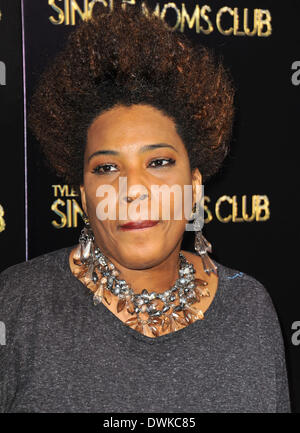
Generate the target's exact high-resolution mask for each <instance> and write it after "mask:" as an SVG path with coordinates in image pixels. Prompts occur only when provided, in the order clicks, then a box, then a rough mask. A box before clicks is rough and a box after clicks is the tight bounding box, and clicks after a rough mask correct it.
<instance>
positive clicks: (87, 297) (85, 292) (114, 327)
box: [61, 245, 225, 344]
mask: <svg viewBox="0 0 300 433" xmlns="http://www.w3.org/2000/svg"><path fill="white" fill-rule="evenodd" d="M75 246H76V245H72V246H69V247H66V248H63V261H62V262H61V264H63V269H64V271H65V272H66V275H67V276H69V278H70V279H71V280H72V282H73V283H74V285H72V289H75V291H76V293H77V294H78V295H79V296H80V295H81V296H83V297H84V300H83V301H84V302H86V301H88V302H90V304H91V306H92V308H98V309H99V314H101V315H103V316H104V317H105V323H107V325H108V326H107V329H106V331H107V332H108V333H110V335H111V336H112V337H116V338H119V339H120V335H121V334H122V333H126V334H128V335H129V336H132V337H134V338H135V339H137V340H139V341H143V342H145V343H148V344H159V343H161V342H164V341H167V340H171V339H172V340H178V339H181V338H183V339H184V338H188V339H189V340H191V339H192V338H193V337H196V336H197V335H199V330H200V328H201V327H202V326H204V325H205V323H210V322H211V321H214V320H216V316H217V315H218V314H219V313H220V312H221V311H222V298H223V292H224V290H223V281H224V278H225V274H224V272H225V271H224V269H223V266H222V265H221V264H220V263H218V262H217V261H215V260H213V259H212V261H213V262H214V264H215V265H216V266H217V269H218V286H217V290H216V293H215V296H214V298H213V300H212V302H211V304H210V305H209V307H208V308H207V310H206V311H205V312H204V319H198V320H196V321H195V322H193V323H191V324H189V325H187V326H185V327H184V328H181V329H179V330H178V331H173V332H168V333H167V334H164V335H160V336H158V337H153V338H152V337H148V336H146V335H144V334H141V333H140V332H138V331H136V330H135V329H133V328H131V327H129V326H127V325H125V323H124V322H123V321H122V320H121V319H119V318H118V317H117V316H116V315H115V314H114V313H113V312H112V311H110V310H109V309H108V308H107V307H106V306H105V305H104V304H103V303H102V302H101V303H100V304H98V305H97V306H95V305H94V304H93V292H92V291H91V290H90V289H89V288H88V287H87V286H86V285H85V284H84V283H82V282H81V281H80V280H79V279H78V278H76V277H75V275H74V274H73V273H72V271H71V269H70V264H69V255H70V253H71V251H72V249H73V248H74V247H75ZM76 286H77V287H76ZM78 289H79V290H78Z"/></svg>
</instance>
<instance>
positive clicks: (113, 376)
mask: <svg viewBox="0 0 300 433" xmlns="http://www.w3.org/2000/svg"><path fill="white" fill-rule="evenodd" d="M233 97H234V89H233V85H232V83H231V80H230V78H229V75H228V73H227V72H226V70H225V69H224V67H223V66H222V64H220V63H217V62H216V61H215V60H214V58H213V56H212V54H211V53H210V52H209V51H208V50H207V49H206V48H204V47H194V46H192V45H191V43H190V42H189V41H188V40H187V39H186V38H185V37H184V36H183V35H181V34H177V33H174V32H171V31H170V30H169V29H168V28H167V27H166V26H165V25H164V24H163V22H162V21H161V20H160V19H158V18H156V17H155V16H149V17H146V16H145V15H143V14H140V13H139V12H138V9H137V8H130V9H129V8H128V10H126V11H124V10H122V9H121V8H120V7H117V6H115V10H114V11H113V12H112V13H106V14H100V13H97V12H96V8H95V9H94V15H93V18H92V19H91V20H90V21H87V22H83V23H82V24H81V25H80V26H79V27H78V28H77V29H76V30H75V31H74V32H73V33H71V35H70V37H69V40H68V42H67V45H66V47H65V48H64V50H63V51H62V52H61V53H60V54H59V55H58V57H57V58H56V59H55V61H54V63H53V64H52V65H51V66H49V67H48V69H47V70H46V71H45V73H44V74H43V75H42V77H41V79H40V82H39V84H38V86H37V89H36V92H35V94H34V96H33V99H32V101H31V110H30V113H29V122H30V125H31V128H32V129H33V131H34V133H35V135H36V137H37V139H38V141H39V143H40V144H41V146H42V149H43V151H44V153H45V155H46V157H47V160H48V161H49V163H50V166H51V167H53V168H54V170H55V172H56V173H57V174H58V175H59V176H62V178H63V179H64V180H65V181H66V182H68V183H69V184H71V185H74V186H75V187H77V189H78V192H79V193H80V196H81V201H82V208H83V211H84V221H85V227H84V228H83V230H82V233H81V236H80V239H79V243H78V244H76V245H72V246H70V247H67V248H62V249H60V250H57V251H53V252H51V253H47V254H44V255H42V256H39V257H36V258H34V259H32V260H30V261H28V262H24V263H21V264H18V265H15V266H12V267H10V268H8V269H7V270H5V271H4V272H2V274H1V290H0V300H1V306H0V320H1V321H3V322H4V323H5V325H6V332H7V337H6V340H7V344H6V346H3V347H1V363H0V365H1V366H0V408H1V411H2V412H289V411H290V402H289V393H288V384H287V374H286V367H285V355H284V345H283V340H282V335H281V331H280V326H279V322H278V318H277V315H276V312H275V309H274V306H273V304H272V301H271V298H270V296H269V295H268V292H267V291H266V289H265V288H264V287H263V286H262V285H261V284H260V283H259V282H258V281H257V280H255V279H254V278H253V277H251V276H249V275H245V274H243V273H242V272H237V271H235V270H233V269H229V268H227V267H225V266H223V265H221V264H220V263H217V262H216V261H213V260H211V259H210V258H209V257H208V252H210V251H211V249H210V244H209V243H208V242H207V241H206V240H205V238H204V237H203V235H202V233H201V228H202V225H201V214H200V211H201V207H200V206H199V201H200V198H201V195H199V190H201V188H200V187H201V185H202V184H203V182H205V181H206V180H207V179H208V178H209V177H211V176H212V175H213V174H214V173H216V171H217V170H218V169H219V167H220V165H221V163H222V161H223V159H224V157H225V155H226V153H227V149H228V142H229V139H230V134H231V129H232V120H233V111H234V109H233ZM124 180H126V183H127V185H125V186H126V188H125V187H124V184H122V183H121V181H124ZM174 185H176V186H177V187H178V189H177V192H178V191H179V192H180V191H181V192H182V191H183V190H184V188H185V187H186V186H190V187H192V203H189V204H190V206H188V207H189V210H191V207H192V206H191V205H193V211H194V212H193V217H194V223H193V224H194V225H193V227H194V229H195V230H196V234H195V250H196V252H195V254H194V253H191V252H187V251H182V250H181V242H182V238H183V235H184V231H185V228H186V224H187V223H188V221H189V218H190V215H189V213H188V214H186V213H184V216H181V218H177V217H176V216H175V211H176V212H177V211H179V210H183V208H184V204H183V202H180V201H179V202H178V201H177V202H176V200H177V199H178V197H177V195H178V194H177V193H175V192H174V191H175V190H172V187H173V186H174ZM153 186H156V187H162V186H164V187H166V188H167V191H169V192H170V191H171V193H170V194H169V197H168V199H167V200H166V199H164V198H163V197H162V195H161V194H158V195H155V191H154V188H153ZM105 188H106V190H105ZM104 190H105V191H106V193H105V191H104ZM176 194H177V195H176ZM202 196H203V194H202ZM176 203H177V204H176ZM178 203H179V204H178ZM130 205H131V206H132V208H131V212H132V214H131V216H128V214H129V212H128V213H125V214H124V213H122V212H123V211H124V210H127V211H129V207H130ZM154 205H157V208H156V209H157V212H156V213H155V212H154V211H153V207H154ZM169 205H170V209H171V211H170V215H169V218H167V217H164V211H165V210H166V208H167V207H168V206H169ZM115 211H116V212H115ZM110 212H111V213H110ZM134 212H135V215H138V216H137V218H134V217H133V216H132V215H134ZM149 212H150V213H149ZM151 212H152V213H151ZM153 212H154V213H153ZM107 213H108V214H109V217H108V218H104V216H105V215H107ZM124 215H125V216H124ZM176 215H177V214H176ZM181 215H182V214H181Z"/></svg>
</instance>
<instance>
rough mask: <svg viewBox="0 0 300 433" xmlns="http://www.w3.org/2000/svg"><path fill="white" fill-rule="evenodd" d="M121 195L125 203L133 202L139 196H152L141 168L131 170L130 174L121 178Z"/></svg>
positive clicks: (144, 197)
mask: <svg viewBox="0 0 300 433" xmlns="http://www.w3.org/2000/svg"><path fill="white" fill-rule="evenodd" d="M119 197H120V199H121V200H122V201H123V202H125V203H131V202H133V201H134V200H136V199H137V198H138V199H139V200H145V199H147V198H150V191H149V188H148V186H147V183H146V182H145V179H143V178H142V176H141V173H140V172H139V170H129V171H128V174H127V175H126V176H124V177H122V178H119Z"/></svg>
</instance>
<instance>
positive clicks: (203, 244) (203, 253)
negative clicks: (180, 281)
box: [193, 203, 217, 275]
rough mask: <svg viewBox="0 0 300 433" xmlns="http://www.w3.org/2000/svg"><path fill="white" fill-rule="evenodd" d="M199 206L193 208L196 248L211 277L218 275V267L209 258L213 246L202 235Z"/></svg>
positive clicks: (205, 269)
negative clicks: (197, 210)
mask: <svg viewBox="0 0 300 433" xmlns="http://www.w3.org/2000/svg"><path fill="white" fill-rule="evenodd" d="M196 209H197V206H196V203H195V205H194V207H193V215H194V222H193V227H194V231H195V245H194V248H195V250H196V252H197V254H199V256H200V257H201V259H202V264H203V268H204V271H205V272H206V273H207V274H208V275H209V274H210V273H211V272H213V273H214V274H217V266H216V265H215V264H214V263H213V261H212V260H211V259H210V257H209V256H208V254H207V253H208V252H209V253H211V252H212V247H211V244H210V243H209V242H208V240H207V239H206V238H205V237H204V236H203V234H202V226H203V224H202V220H201V216H200V213H199V212H196Z"/></svg>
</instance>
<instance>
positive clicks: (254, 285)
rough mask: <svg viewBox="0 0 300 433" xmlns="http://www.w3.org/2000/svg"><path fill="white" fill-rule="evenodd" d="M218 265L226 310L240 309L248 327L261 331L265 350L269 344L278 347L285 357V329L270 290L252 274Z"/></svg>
mask: <svg viewBox="0 0 300 433" xmlns="http://www.w3.org/2000/svg"><path fill="white" fill-rule="evenodd" d="M215 264H216V265H217V266H218V269H219V274H220V280H221V283H222V287H220V290H222V291H223V305H224V307H225V305H226V304H227V305H228V306H229V307H228V308H229V310H230V309H231V308H233V309H234V310H236V311H237V314H239V315H240V316H241V317H243V318H244V319H245V324H247V327H248V328H251V327H253V329H255V330H256V331H257V334H258V336H259V339H260V341H261V344H262V346H264V350H265V349H266V348H267V347H266V345H268V346H269V347H272V348H273V349H275V348H277V351H278V354H280V356H282V354H283V351H284V343H283V337H282V329H281V324H280V321H279V317H278V314H277V310H276V308H275V305H274V303H273V300H272V297H271V295H270V292H269V290H268V289H267V288H266V287H265V286H264V285H263V284H262V283H261V282H260V281H259V280H257V279H256V278H255V277H253V276H252V275H249V274H247V273H245V272H243V271H240V270H237V269H234V268H230V267H227V266H224V265H222V264H220V263H217V262H216V261H215ZM271 289H272V288H270V290H271ZM233 305H235V307H233Z"/></svg>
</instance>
